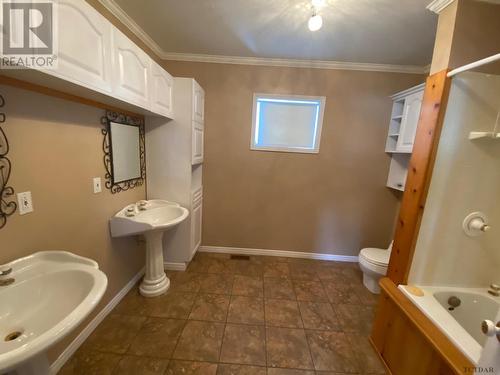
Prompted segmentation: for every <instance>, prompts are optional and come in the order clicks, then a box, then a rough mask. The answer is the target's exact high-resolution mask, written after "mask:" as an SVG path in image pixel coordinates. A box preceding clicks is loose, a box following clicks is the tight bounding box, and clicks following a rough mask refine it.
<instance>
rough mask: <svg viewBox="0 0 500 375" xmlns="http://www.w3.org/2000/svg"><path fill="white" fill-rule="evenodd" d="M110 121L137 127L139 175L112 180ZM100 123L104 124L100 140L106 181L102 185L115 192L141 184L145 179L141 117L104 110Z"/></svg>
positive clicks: (143, 132)
mask: <svg viewBox="0 0 500 375" xmlns="http://www.w3.org/2000/svg"><path fill="white" fill-rule="evenodd" d="M110 122H116V123H120V124H126V125H133V126H137V127H139V156H140V159H141V160H140V164H141V177H139V178H136V179H132V180H128V181H123V182H114V181H113V163H112V161H113V158H112V155H111V154H112V148H111V137H110ZM101 124H102V125H103V126H104V128H103V129H102V130H101V132H102V134H103V135H104V139H103V141H102V150H103V151H104V158H103V161H104V167H105V168H106V174H105V179H106V182H105V184H104V186H106V188H107V189H109V190H110V191H111V193H113V194H115V193H119V192H121V191H126V190H129V189H133V188H135V187H137V186H141V185H143V184H144V181H145V180H146V141H145V131H144V121H143V120H142V119H141V118H136V117H132V116H128V115H125V114H122V113H118V112H113V111H106V114H105V115H104V116H103V117H102V118H101Z"/></svg>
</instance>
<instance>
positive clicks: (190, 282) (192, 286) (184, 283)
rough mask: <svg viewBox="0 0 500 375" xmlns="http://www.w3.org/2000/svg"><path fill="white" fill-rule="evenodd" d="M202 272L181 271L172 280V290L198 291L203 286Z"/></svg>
mask: <svg viewBox="0 0 500 375" xmlns="http://www.w3.org/2000/svg"><path fill="white" fill-rule="evenodd" d="M201 283H202V274H199V273H195V272H181V273H179V274H178V275H177V276H176V277H175V278H174V279H173V280H171V285H170V290H171V291H172V292H193V293H197V292H198V291H199V290H200V288H201Z"/></svg>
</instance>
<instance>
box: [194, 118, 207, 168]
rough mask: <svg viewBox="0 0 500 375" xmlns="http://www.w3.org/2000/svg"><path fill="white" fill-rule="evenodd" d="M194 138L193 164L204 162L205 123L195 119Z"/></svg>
mask: <svg viewBox="0 0 500 375" xmlns="http://www.w3.org/2000/svg"><path fill="white" fill-rule="evenodd" d="M192 128H193V130H192V131H193V135H192V137H193V139H192V147H191V164H192V165H196V164H200V163H203V133H204V131H203V124H200V123H198V122H196V121H193V125H192Z"/></svg>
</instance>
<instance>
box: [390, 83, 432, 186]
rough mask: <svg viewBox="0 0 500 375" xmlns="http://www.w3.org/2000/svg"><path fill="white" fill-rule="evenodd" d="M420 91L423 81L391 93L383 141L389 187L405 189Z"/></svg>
mask: <svg viewBox="0 0 500 375" xmlns="http://www.w3.org/2000/svg"><path fill="white" fill-rule="evenodd" d="M423 94H424V84H421V85H418V86H415V87H412V88H410V89H408V90H405V91H402V92H399V93H397V94H395V95H393V96H391V99H392V100H393V105H392V113H391V120H390V122H389V132H388V134H387V140H386V144H385V152H387V153H389V154H391V165H390V168H389V176H388V177H387V187H390V188H391V189H395V190H399V191H404V189H405V184H406V176H407V173H408V164H409V162H410V158H411V153H412V151H413V142H414V140H415V134H416V131H417V125H418V119H419V116H420V107H421V104H422V99H423Z"/></svg>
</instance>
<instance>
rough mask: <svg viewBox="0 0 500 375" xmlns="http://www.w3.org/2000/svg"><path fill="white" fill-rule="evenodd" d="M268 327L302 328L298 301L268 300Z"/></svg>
mask: <svg viewBox="0 0 500 375" xmlns="http://www.w3.org/2000/svg"><path fill="white" fill-rule="evenodd" d="M265 313H266V314H265V317H266V325H268V326H275V327H286V328H302V327H303V325H302V318H301V316H300V311H299V305H298V304H297V302H296V301H289V300H280V299H266V300H265Z"/></svg>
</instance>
